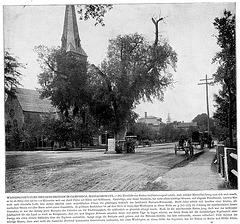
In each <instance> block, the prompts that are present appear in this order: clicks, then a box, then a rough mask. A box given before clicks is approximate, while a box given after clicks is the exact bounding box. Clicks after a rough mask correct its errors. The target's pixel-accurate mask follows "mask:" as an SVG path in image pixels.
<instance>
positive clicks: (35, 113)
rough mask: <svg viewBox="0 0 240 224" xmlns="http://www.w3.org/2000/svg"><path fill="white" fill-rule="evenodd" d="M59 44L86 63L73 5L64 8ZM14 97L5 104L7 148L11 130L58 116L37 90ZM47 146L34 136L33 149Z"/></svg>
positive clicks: (46, 143)
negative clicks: (45, 117) (44, 118)
mask: <svg viewBox="0 0 240 224" xmlns="http://www.w3.org/2000/svg"><path fill="white" fill-rule="evenodd" d="M61 42H62V45H61V47H62V49H63V50H65V51H66V52H67V53H71V54H74V55H75V56H77V57H78V58H79V60H81V61H84V62H86V63H87V57H88V56H87V54H86V52H85V51H84V50H83V48H82V46H81V40H80V36H79V32H78V25H77V18H76V12H75V7H74V5H67V6H66V9H65V17H64V25H63V34H62V38H61ZM15 95H16V97H10V96H8V98H7V100H6V102H5V127H6V128H5V129H6V146H7V148H8V147H10V144H11V143H10V142H9V141H8V139H9V135H10V132H11V130H15V131H16V130H22V129H23V127H24V124H26V123H27V122H31V121H32V120H38V119H42V118H43V117H44V116H58V113H57V109H56V108H55V107H53V106H52V104H51V102H50V100H48V99H46V98H45V99H40V93H39V92H38V91H37V90H30V89H24V88H17V89H16V94H15ZM47 146H50V143H48V142H47V141H46V140H45V137H44V136H42V135H39V136H36V140H35V145H34V147H37V148H38V147H47Z"/></svg>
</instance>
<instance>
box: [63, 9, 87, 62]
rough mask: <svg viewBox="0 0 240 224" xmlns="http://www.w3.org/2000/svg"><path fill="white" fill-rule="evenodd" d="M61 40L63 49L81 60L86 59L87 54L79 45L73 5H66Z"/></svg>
mask: <svg viewBox="0 0 240 224" xmlns="http://www.w3.org/2000/svg"><path fill="white" fill-rule="evenodd" d="M61 41H62V49H63V50H65V51H66V52H71V53H73V54H75V55H77V56H78V57H79V58H80V59H81V60H83V61H87V54H86V53H85V51H84V50H83V49H82V47H81V40H80V37H79V33H78V25H77V19H76V12H75V7H74V5H66V9H65V18H64V26H63V35H62V39H61Z"/></svg>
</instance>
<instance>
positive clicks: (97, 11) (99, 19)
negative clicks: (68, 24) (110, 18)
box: [77, 4, 112, 26]
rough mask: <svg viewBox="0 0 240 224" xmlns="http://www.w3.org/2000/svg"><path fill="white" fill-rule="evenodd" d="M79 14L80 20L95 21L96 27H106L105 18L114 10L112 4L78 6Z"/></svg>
mask: <svg viewBox="0 0 240 224" xmlns="http://www.w3.org/2000/svg"><path fill="white" fill-rule="evenodd" d="M77 7H78V8H77V12H78V14H79V16H80V17H79V18H80V20H83V19H84V20H88V19H90V18H92V19H94V20H95V21H96V22H95V26H96V25H98V24H101V25H102V26H104V25H105V24H104V21H103V18H104V16H105V14H106V12H107V11H109V10H111V9H112V5H110V4H105V5H103V4H101V5H92V4H91V5H77Z"/></svg>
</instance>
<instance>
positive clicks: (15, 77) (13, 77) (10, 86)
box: [4, 51, 24, 97]
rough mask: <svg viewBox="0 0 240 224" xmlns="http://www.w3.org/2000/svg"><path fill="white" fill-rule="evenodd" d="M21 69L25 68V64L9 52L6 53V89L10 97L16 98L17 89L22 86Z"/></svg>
mask: <svg viewBox="0 0 240 224" xmlns="http://www.w3.org/2000/svg"><path fill="white" fill-rule="evenodd" d="M20 68H24V66H23V64H22V63H20V62H18V59H17V58H16V57H15V56H13V55H12V54H11V53H9V52H8V51H4V89H5V94H6V95H8V96H12V97H14V96H15V90H14V89H15V88H16V87H18V86H20V85H21V84H20V82H19V80H20V78H21V76H22V74H21V72H20Z"/></svg>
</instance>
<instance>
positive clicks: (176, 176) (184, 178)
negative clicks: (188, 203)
mask: <svg viewBox="0 0 240 224" xmlns="http://www.w3.org/2000/svg"><path fill="white" fill-rule="evenodd" d="M215 153H216V148H213V149H204V153H203V154H202V155H200V156H199V157H198V158H197V159H195V160H193V161H191V162H189V164H187V165H186V166H184V167H176V168H173V169H172V170H170V171H169V172H167V173H166V174H165V175H164V176H162V177H159V178H157V179H156V180H155V181H154V183H160V184H161V185H164V186H166V190H169V191H174V190H175V191H184V190H189V191H195V190H218V186H219V185H221V184H222V183H223V182H224V179H223V178H222V177H220V175H219V174H218V173H217V172H216V169H214V167H215V165H214V164H213V159H214V156H215Z"/></svg>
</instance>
